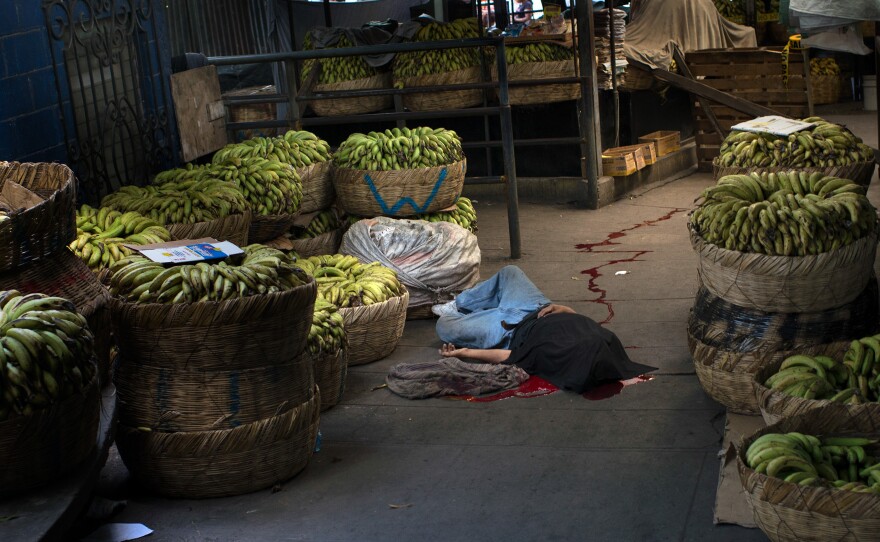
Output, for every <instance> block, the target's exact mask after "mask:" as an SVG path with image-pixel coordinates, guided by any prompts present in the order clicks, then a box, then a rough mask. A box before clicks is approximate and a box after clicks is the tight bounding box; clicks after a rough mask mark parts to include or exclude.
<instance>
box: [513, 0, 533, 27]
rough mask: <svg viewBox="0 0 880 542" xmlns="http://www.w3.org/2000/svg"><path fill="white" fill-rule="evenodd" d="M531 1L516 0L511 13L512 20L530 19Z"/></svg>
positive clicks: (523, 21)
mask: <svg viewBox="0 0 880 542" xmlns="http://www.w3.org/2000/svg"><path fill="white" fill-rule="evenodd" d="M532 9H533V8H532V2H531V1H530V0H516V10H515V11H514V13H513V22H515V23H525V22H527V21H530V20H531V19H532Z"/></svg>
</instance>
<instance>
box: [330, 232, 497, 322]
mask: <svg viewBox="0 0 880 542" xmlns="http://www.w3.org/2000/svg"><path fill="white" fill-rule="evenodd" d="M339 251H340V252H341V253H343V254H351V255H352V256H356V257H357V258H358V259H359V260H361V261H362V262H374V261H377V262H380V263H381V264H382V265H384V266H386V267H390V268H391V269H394V270H395V271H397V277H398V279H400V282H402V283H403V284H404V285H406V288H407V289H408V290H409V305H410V306H411V307H418V306H420V305H427V304H432V305H433V304H437V303H442V302H445V301H448V300H449V299H451V298H452V294H456V293H459V292H461V291H462V290H464V289H466V288H470V287H471V286H473V285H474V284H476V283H477V282H478V281H479V280H480V247H479V245H478V244H477V236H476V235H474V234H472V233H471V232H469V231H467V230H466V229H464V228H462V227H461V226H458V225H457V224H452V223H450V222H427V221H425V220H402V219H395V218H387V217H377V218H365V219H363V220H359V221H358V222H355V223H354V224H353V225H352V226H351V228H349V229H348V231H347V232H346V233H345V236H344V237H343V238H342V247H341V248H340V249H339Z"/></svg>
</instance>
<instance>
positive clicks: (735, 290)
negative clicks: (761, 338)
mask: <svg viewBox="0 0 880 542" xmlns="http://www.w3.org/2000/svg"><path fill="white" fill-rule="evenodd" d="M877 236H878V233H877V230H876V229H875V231H874V232H872V233H871V234H870V235H868V236H867V237H864V238H862V239H859V240H857V241H855V242H853V243H852V244H850V245H847V246H845V247H841V248H839V249H837V250H834V251H829V252H825V253H822V254H818V255H816V256H802V257H793V256H792V257H789V256H766V255H763V254H754V253H746V252H739V251H735V250H727V249H724V248H722V247H719V246H717V245H713V244H710V243H707V242H706V241H705V240H704V239H703V238H702V237H701V236H700V235H698V234H697V233H696V232H694V231H693V229H691V232H690V238H691V245H692V246H693V249H694V252H696V253H697V255H698V256H699V273H700V279H701V280H702V282H703V284H704V285H705V286H706V288H708V289H709V291H711V292H712V293H713V294H715V295H717V296H718V297H720V298H722V299H724V300H726V301H729V302H731V303H734V304H736V305H739V306H742V307H748V308H755V309H758V310H762V311H765V312H818V311H822V310H825V309H829V308H832V307H839V306H841V305H843V304H845V303H849V302H850V301H852V300H853V299H855V298H856V297H857V296H858V295H859V294H860V293H861V292H862V291H863V290H864V289H865V285H866V284H867V283H868V280H869V279H870V277H871V276H872V274H873V272H874V257H875V255H876V253H877Z"/></svg>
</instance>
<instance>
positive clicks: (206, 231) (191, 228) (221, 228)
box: [165, 212, 277, 247]
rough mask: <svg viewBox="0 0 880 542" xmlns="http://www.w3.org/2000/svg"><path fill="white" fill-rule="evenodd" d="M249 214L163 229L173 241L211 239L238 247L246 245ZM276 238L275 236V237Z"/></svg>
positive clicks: (167, 226)
mask: <svg viewBox="0 0 880 542" xmlns="http://www.w3.org/2000/svg"><path fill="white" fill-rule="evenodd" d="M250 227H251V214H250V213H249V212H248V213H244V214H240V215H229V216H224V217H222V218H217V219H215V220H209V221H208V222H196V223H195V224H166V225H165V228H166V229H167V230H168V232H169V233H170V234H171V237H173V238H174V239H201V238H202V237H213V238H214V239H216V240H218V241H231V242H233V243H235V244H236V245H238V246H242V247H243V246H245V245H247V244H248V231H249V230H250ZM276 237H277V236H276Z"/></svg>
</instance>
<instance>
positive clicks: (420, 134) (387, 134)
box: [333, 126, 464, 171]
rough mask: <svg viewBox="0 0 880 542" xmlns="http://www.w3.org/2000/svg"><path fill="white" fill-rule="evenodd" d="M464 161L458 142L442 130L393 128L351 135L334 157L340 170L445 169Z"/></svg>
mask: <svg viewBox="0 0 880 542" xmlns="http://www.w3.org/2000/svg"><path fill="white" fill-rule="evenodd" d="M463 158H464V151H463V150H462V148H461V139H460V138H459V137H458V134H456V133H455V131H453V130H447V129H445V128H429V127H427V126H420V127H418V128H412V129H410V128H406V127H404V128H392V129H390V130H385V131H384V132H370V133H369V134H361V133H354V134H351V135H350V136H348V139H346V140H345V141H343V142H342V145H340V146H339V148H338V149H337V150H336V153H335V154H334V155H333V163H334V164H335V165H336V166H337V167H340V168H348V169H367V170H373V171H375V170H381V171H389V170H393V169H416V168H422V167H435V166H444V165H447V164H451V163H453V162H458V161H459V160H462V159H463Z"/></svg>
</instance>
